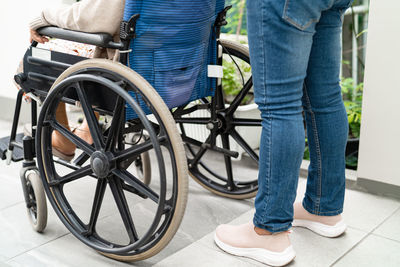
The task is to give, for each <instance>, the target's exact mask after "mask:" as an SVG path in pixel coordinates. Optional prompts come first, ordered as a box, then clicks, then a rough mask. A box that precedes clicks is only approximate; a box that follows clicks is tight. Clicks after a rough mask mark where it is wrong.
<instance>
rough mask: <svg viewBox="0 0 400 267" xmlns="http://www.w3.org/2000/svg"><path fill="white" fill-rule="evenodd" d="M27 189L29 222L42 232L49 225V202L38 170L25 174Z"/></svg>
mask: <svg viewBox="0 0 400 267" xmlns="http://www.w3.org/2000/svg"><path fill="white" fill-rule="evenodd" d="M25 185H26V190H27V197H28V199H27V201H26V208H27V213H28V218H29V222H30V224H31V226H32V228H33V229H34V230H35V231H36V232H38V233H41V232H43V230H44V229H45V228H46V225H47V203H46V195H45V193H44V189H43V185H42V181H41V180H40V176H39V174H38V173H37V172H36V171H28V172H26V174H25Z"/></svg>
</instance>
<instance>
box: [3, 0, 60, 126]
mask: <svg viewBox="0 0 400 267" xmlns="http://www.w3.org/2000/svg"><path fill="white" fill-rule="evenodd" d="M60 2H61V1H60V0H34V1H33V0H12V1H11V0H7V1H2V7H1V9H0V25H1V26H2V32H1V36H2V40H1V44H0V59H1V63H0V119H7V120H11V119H12V117H13V114H12V112H13V109H14V105H15V100H14V99H15V98H16V96H17V91H16V89H15V86H14V84H13V82H12V78H13V76H14V74H15V71H16V69H17V67H18V64H19V61H20V60H21V58H22V56H23V55H24V53H25V50H26V48H27V47H28V46H29V40H28V39H29V32H28V23H29V21H30V20H31V19H32V18H33V17H35V16H38V15H39V14H40V11H41V10H42V9H43V8H45V7H46V6H49V5H54V4H58V3H60ZM27 118H28V114H27V112H26V107H25V108H24V112H23V114H22V118H21V119H22V121H26V119H27Z"/></svg>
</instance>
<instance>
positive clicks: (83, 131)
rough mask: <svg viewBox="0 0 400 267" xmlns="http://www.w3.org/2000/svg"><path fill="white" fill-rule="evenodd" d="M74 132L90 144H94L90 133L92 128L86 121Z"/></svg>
mask: <svg viewBox="0 0 400 267" xmlns="http://www.w3.org/2000/svg"><path fill="white" fill-rule="evenodd" d="M72 132H73V133H74V134H75V135H76V136H78V137H80V138H81V139H82V140H83V141H85V142H86V143H88V144H89V145H91V144H93V139H92V135H91V134H90V130H89V127H88V125H87V123H86V121H85V122H83V123H82V124H81V125H79V126H78V127H77V128H74V129H73V130H72Z"/></svg>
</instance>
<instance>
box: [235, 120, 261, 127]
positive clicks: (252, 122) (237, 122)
mask: <svg viewBox="0 0 400 267" xmlns="http://www.w3.org/2000/svg"><path fill="white" fill-rule="evenodd" d="M231 123H232V125H234V126H254V127H261V119H241V118H234V119H233V121H232V122H231Z"/></svg>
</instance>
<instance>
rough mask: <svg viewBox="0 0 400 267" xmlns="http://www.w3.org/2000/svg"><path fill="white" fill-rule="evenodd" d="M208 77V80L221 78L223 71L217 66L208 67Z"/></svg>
mask: <svg viewBox="0 0 400 267" xmlns="http://www.w3.org/2000/svg"><path fill="white" fill-rule="evenodd" d="M208 77H210V78H223V77H224V70H223V68H222V66H219V65H208Z"/></svg>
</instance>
